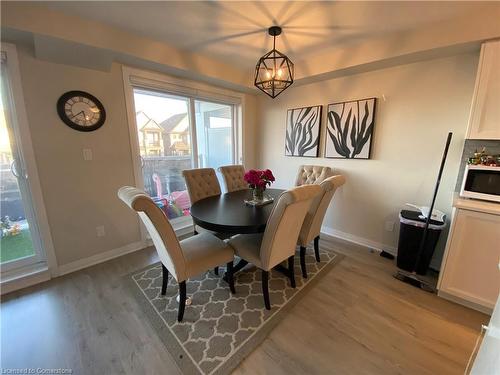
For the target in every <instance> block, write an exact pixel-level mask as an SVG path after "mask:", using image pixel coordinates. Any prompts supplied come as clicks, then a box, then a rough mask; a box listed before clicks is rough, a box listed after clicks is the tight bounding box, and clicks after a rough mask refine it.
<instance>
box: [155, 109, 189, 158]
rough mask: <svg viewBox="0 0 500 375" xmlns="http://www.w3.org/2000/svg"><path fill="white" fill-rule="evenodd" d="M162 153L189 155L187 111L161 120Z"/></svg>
mask: <svg viewBox="0 0 500 375" xmlns="http://www.w3.org/2000/svg"><path fill="white" fill-rule="evenodd" d="M160 126H161V127H162V128H163V144H164V147H165V154H164V155H176V156H183V155H189V153H190V150H191V146H190V141H189V118H188V115H187V113H178V114H176V115H173V116H171V117H169V118H168V119H166V120H165V121H162V122H161V123H160Z"/></svg>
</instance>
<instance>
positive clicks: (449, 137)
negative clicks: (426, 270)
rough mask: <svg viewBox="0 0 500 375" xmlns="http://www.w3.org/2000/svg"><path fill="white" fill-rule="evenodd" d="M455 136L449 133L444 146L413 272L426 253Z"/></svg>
mask: <svg viewBox="0 0 500 375" xmlns="http://www.w3.org/2000/svg"><path fill="white" fill-rule="evenodd" d="M452 136H453V133H452V132H449V133H448V138H447V139H446V146H445V147H444V152H443V158H442V159H441V167H440V168H439V173H438V178H437V181H436V187H435V188H434V195H433V196H432V202H431V207H430V209H429V213H428V214H427V218H426V220H425V226H424V233H423V234H422V240H421V241H420V247H419V249H418V254H417V260H416V262H415V266H414V267H413V272H414V273H415V272H416V271H417V268H418V264H419V263H420V259H421V258H422V254H423V253H424V248H425V241H426V240H427V231H428V230H429V224H430V222H431V217H432V211H433V210H434V203H436V197H437V193H438V190H439V184H440V183H441V176H442V175H443V169H444V164H445V162H446V157H447V156H448V149H449V148H450V143H451V137H452Z"/></svg>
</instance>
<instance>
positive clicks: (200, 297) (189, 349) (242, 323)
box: [127, 246, 343, 375]
mask: <svg viewBox="0 0 500 375" xmlns="http://www.w3.org/2000/svg"><path fill="white" fill-rule="evenodd" d="M313 254H314V250H313V249H312V248H309V249H308V250H307V256H306V264H307V271H308V278H307V279H303V278H302V274H301V271H300V263H299V259H298V258H299V257H298V256H297V257H296V263H295V279H296V284H297V287H296V288H295V289H293V288H292V287H290V284H289V280H288V278H287V277H286V276H285V275H283V274H282V273H279V272H277V271H272V272H271V274H270V279H269V294H270V298H271V307H272V309H271V310H270V311H268V310H266V309H265V308H264V300H263V297H262V289H261V272H260V271H259V270H258V269H256V268H255V267H253V266H251V265H249V266H247V267H246V268H244V269H243V270H241V271H240V272H239V273H237V274H236V275H235V285H236V294H235V295H230V293H229V287H228V285H227V283H226V282H225V281H224V280H222V277H221V276H216V275H215V274H214V273H213V271H211V272H207V273H205V274H204V275H201V276H200V277H198V278H196V279H190V280H189V281H188V282H187V293H188V296H190V297H191V298H192V304H191V305H190V306H186V310H185V313H184V320H183V321H182V322H181V323H178V322H177V307H178V303H177V301H176V297H177V293H178V288H177V283H176V281H175V280H174V279H173V278H172V277H170V278H169V282H168V288H167V293H166V295H165V296H162V295H161V294H160V291H161V274H162V273H161V265H160V263H157V264H154V265H151V266H148V267H146V268H144V269H142V270H139V271H136V272H134V273H132V274H131V275H128V276H127V284H128V285H129V287H130V289H131V291H132V292H133V294H134V295H135V296H136V298H137V299H138V301H139V304H140V305H141V307H142V309H143V310H144V312H145V314H146V316H147V317H148V319H149V320H150V322H151V324H152V325H153V327H154V328H155V330H156V331H157V332H158V335H159V336H160V338H161V340H162V341H163V343H164V344H165V346H166V347H167V349H168V351H169V352H170V354H171V355H172V357H173V358H174V359H175V361H176V362H177V365H178V366H179V368H180V370H181V371H182V373H183V374H206V375H223V374H229V373H230V372H231V371H232V370H233V369H234V368H236V366H238V364H239V363H240V362H241V361H242V360H243V359H244V358H245V357H246V356H247V355H248V354H249V353H251V352H252V351H253V350H254V349H255V348H256V347H257V346H258V345H259V344H260V343H261V342H262V341H263V340H264V339H265V338H266V336H267V335H268V334H269V332H270V331H271V330H272V329H273V327H275V326H276V324H277V323H278V322H279V321H280V320H281V319H282V318H283V316H284V315H285V314H286V312H287V311H288V310H289V309H290V308H292V307H293V305H294V304H295V303H296V302H297V301H298V300H299V299H300V298H302V296H303V295H304V294H305V293H306V292H307V290H308V289H310V288H311V287H312V286H313V285H314V284H315V283H316V282H317V281H318V280H319V279H320V278H321V277H323V276H324V275H325V274H326V273H327V272H328V271H329V270H331V269H332V267H333V266H334V265H335V264H337V263H338V262H339V261H340V260H341V258H342V257H343V256H342V255H340V254H337V253H335V252H334V251H333V250H331V249H327V248H325V247H321V246H320V254H321V262H320V263H317V262H316V260H315V258H314V255H313ZM224 271H225V270H224V268H223V267H221V270H220V272H219V275H223V272H224Z"/></svg>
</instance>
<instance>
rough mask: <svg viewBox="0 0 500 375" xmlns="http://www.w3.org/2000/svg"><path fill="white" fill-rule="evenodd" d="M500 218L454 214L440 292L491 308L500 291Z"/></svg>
mask: <svg viewBox="0 0 500 375" xmlns="http://www.w3.org/2000/svg"><path fill="white" fill-rule="evenodd" d="M499 262H500V216H498V215H491V214H485V213H482V212H475V211H469V210H462V209H458V210H456V216H455V220H454V224H453V228H452V233H451V242H450V245H449V248H448V249H447V256H446V263H445V265H444V268H443V270H442V272H443V275H442V280H441V283H440V290H441V291H443V292H446V293H448V294H451V295H454V296H455V297H458V298H462V299H464V300H466V301H469V302H473V303H475V304H479V305H481V306H484V307H487V308H490V309H491V308H493V306H494V305H495V302H496V300H497V297H498V293H499V291H500V272H499V270H498V264H499Z"/></svg>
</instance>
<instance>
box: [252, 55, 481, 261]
mask: <svg viewBox="0 0 500 375" xmlns="http://www.w3.org/2000/svg"><path fill="white" fill-rule="evenodd" d="M477 62H478V53H471V54H463V55H457V56H453V57H448V58H443V59H437V60H429V61H425V62H419V63H414V64H408V65H401V66H397V67H393V68H388V69H382V70H378V71H373V72H368V73H363V74H358V75H352V76H347V77H343V78H337V79H332V80H328V81H324V82H319V83H313V84H309V85H305V86H298V87H295V88H290V89H289V90H288V91H286V92H284V93H283V94H282V95H281V96H280V97H278V98H277V99H275V100H272V99H269V98H267V97H264V96H260V97H259V100H258V112H257V116H258V118H257V123H258V124H259V129H258V140H259V141H258V142H257V147H258V148H257V155H258V156H259V160H258V164H259V166H260V167H262V168H270V169H272V170H273V172H274V173H275V175H276V178H277V182H276V184H275V186H276V187H282V188H286V187H290V186H292V185H293V183H294V179H295V176H296V172H297V168H298V167H299V165H301V164H318V165H328V166H331V167H333V168H334V169H335V170H336V171H337V172H338V173H342V174H344V175H345V176H346V177H347V183H346V185H345V186H343V187H342V188H341V189H340V191H338V192H337V193H336V195H335V197H334V201H333V204H332V205H331V206H330V208H329V210H328V212H327V215H326V218H325V221H324V226H325V227H327V228H326V229H327V230H329V231H333V232H335V233H337V234H340V235H343V236H345V237H348V238H354V239H361V240H362V241H363V242H364V243H366V244H369V245H371V246H374V247H378V248H381V249H387V250H392V251H393V250H394V249H395V247H396V246H397V239H398V227H399V223H398V213H399V211H400V210H401V209H402V208H403V207H404V206H403V205H404V204H405V203H406V202H413V203H417V204H422V205H423V204H425V205H429V204H430V199H431V196H432V191H433V188H434V184H435V179H436V176H437V172H438V169H439V163H440V161H441V155H442V152H443V148H444V143H445V140H446V136H447V133H448V132H449V131H452V132H453V134H454V138H453V141H452V144H451V148H450V152H449V156H448V161H447V164H446V168H445V171H444V175H443V179H442V182H441V188H440V192H439V196H438V199H437V202H436V208H438V209H440V210H442V211H445V212H446V213H447V214H448V215H450V214H451V204H452V196H453V191H454V186H455V181H456V178H457V174H458V167H459V163H460V156H461V151H462V147H463V143H464V137H465V131H466V127H467V120H468V115H469V109H470V104H471V98H472V92H473V86H474V79H475V74H476V67H477ZM297 68H300V67H297ZM368 97H377V98H378V103H377V109H376V122H375V130H374V139H373V143H372V147H373V148H372V159H371V160H343V159H325V158H322V157H320V158H317V159H316V158H299V157H285V156H284V139H285V119H286V111H287V109H289V108H296V107H302V106H308V105H319V104H322V105H325V107H324V110H323V121H322V135H321V154H320V155H323V147H324V140H325V137H324V136H325V130H326V127H325V125H326V104H328V103H333V102H339V101H344V100H352V99H362V98H368ZM383 97H385V100H384V99H383ZM386 221H393V222H395V223H396V225H395V230H394V231H393V232H388V231H386V230H384V223H385V222H386ZM441 246H442V245H441ZM438 257H439V256H438ZM439 260H440V259H439ZM438 266H439V261H437V262H436V261H435V262H434V267H438Z"/></svg>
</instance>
